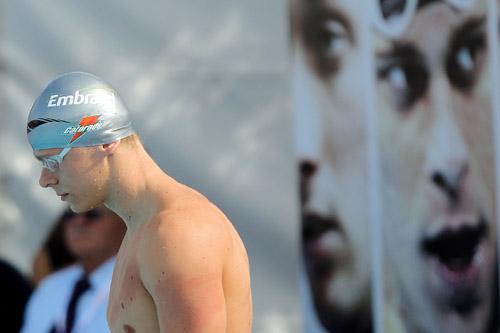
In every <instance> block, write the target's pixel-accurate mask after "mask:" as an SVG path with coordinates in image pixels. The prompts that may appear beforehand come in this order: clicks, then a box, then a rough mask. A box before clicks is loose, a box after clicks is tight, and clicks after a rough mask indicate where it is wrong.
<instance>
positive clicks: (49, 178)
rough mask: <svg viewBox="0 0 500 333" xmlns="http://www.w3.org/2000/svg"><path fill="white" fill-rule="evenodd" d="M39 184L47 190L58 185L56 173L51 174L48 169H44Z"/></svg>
mask: <svg viewBox="0 0 500 333" xmlns="http://www.w3.org/2000/svg"><path fill="white" fill-rule="evenodd" d="M38 183H39V184H40V186H41V187H43V188H46V187H49V186H51V185H56V184H57V183H58V180H57V177H56V175H55V173H54V172H51V171H50V170H48V169H46V168H42V172H41V173H40V179H39V180H38Z"/></svg>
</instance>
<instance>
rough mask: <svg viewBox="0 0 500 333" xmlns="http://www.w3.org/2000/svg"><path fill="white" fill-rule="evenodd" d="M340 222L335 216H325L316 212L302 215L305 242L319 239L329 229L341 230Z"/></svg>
mask: <svg viewBox="0 0 500 333" xmlns="http://www.w3.org/2000/svg"><path fill="white" fill-rule="evenodd" d="M340 229H341V228H340V223H339V221H338V219H337V218H335V217H323V216H321V215H319V214H316V213H311V212H309V213H304V214H303V215H302V239H303V240H304V242H311V241H314V240H317V239H318V238H319V237H321V236H322V235H323V234H324V233H325V232H327V231H340Z"/></svg>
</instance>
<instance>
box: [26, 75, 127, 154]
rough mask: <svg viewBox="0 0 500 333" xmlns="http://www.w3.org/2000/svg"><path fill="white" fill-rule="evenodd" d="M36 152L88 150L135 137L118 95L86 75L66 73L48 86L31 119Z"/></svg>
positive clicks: (32, 112)
mask: <svg viewBox="0 0 500 333" xmlns="http://www.w3.org/2000/svg"><path fill="white" fill-rule="evenodd" d="M27 132H28V141H29V142H30V144H31V147H32V148H33V150H42V149H49V148H64V147H68V146H70V147H88V146H96V145H101V144H105V143H111V142H114V141H117V140H119V139H122V138H125V137H127V136H130V135H132V134H133V133H134V130H133V129H132V124H131V121H130V119H129V114H128V111H127V109H126V108H125V106H124V104H123V102H122V101H121V99H120V97H119V96H118V94H117V93H116V91H115V90H114V89H113V88H112V87H111V86H110V85H108V84H107V83H105V82H104V81H102V80H101V79H99V78H98V77H96V76H94V75H92V74H89V73H84V72H70V73H65V74H63V75H61V76H59V77H57V78H56V79H55V80H53V81H52V82H50V83H49V85H48V86H47V87H46V88H45V89H44V90H43V91H42V93H41V95H40V96H39V97H38V98H37V99H36V101H35V103H33V106H32V107H31V111H30V113H29V116H28V126H27Z"/></svg>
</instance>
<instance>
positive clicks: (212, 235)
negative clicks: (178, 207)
mask: <svg viewBox="0 0 500 333" xmlns="http://www.w3.org/2000/svg"><path fill="white" fill-rule="evenodd" d="M209 216H210V214H207V215H206V216H199V214H189V215H187V216H186V214H185V213H183V214H176V215H174V216H172V215H170V216H169V217H168V220H169V221H168V223H167V221H161V219H159V220H158V221H156V222H154V223H155V224H153V227H152V229H151V234H150V235H148V236H147V237H146V238H145V239H147V240H148V241H147V242H144V246H142V247H141V251H140V253H139V257H140V260H139V262H140V264H139V265H140V272H141V278H142V280H143V283H144V286H145V287H146V289H147V290H148V291H149V293H150V294H151V296H152V298H153V300H154V303H155V306H156V312H157V316H158V321H159V326H160V331H161V332H169V333H171V332H174V333H175V332H217V333H219V332H224V331H225V327H226V312H225V311H226V310H225V309H226V308H225V298H224V291H223V285H222V269H223V260H224V255H225V248H226V247H225V243H226V242H227V241H226V239H225V235H224V232H222V231H221V230H220V229H219V228H218V227H217V226H219V225H220V223H217V221H213V220H210V219H211V217H209ZM207 219H208V220H207Z"/></svg>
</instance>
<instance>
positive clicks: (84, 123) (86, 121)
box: [69, 115, 101, 143]
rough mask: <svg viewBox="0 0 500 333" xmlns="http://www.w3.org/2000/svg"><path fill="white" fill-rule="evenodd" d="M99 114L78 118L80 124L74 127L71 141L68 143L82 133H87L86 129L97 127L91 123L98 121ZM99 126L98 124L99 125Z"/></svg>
mask: <svg viewBox="0 0 500 333" xmlns="http://www.w3.org/2000/svg"><path fill="white" fill-rule="evenodd" d="M99 117H101V116H100V115H97V116H88V117H83V118H82V120H80V125H79V126H78V127H77V129H76V133H75V135H73V137H72V138H71V141H70V142H69V143H73V142H74V141H75V140H76V139H78V138H79V137H81V136H82V135H83V134H85V133H87V131H89V130H90V131H92V130H95V129H98V128H95V127H94V126H92V125H96V124H97V123H98V121H99ZM99 128H100V126H99Z"/></svg>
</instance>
